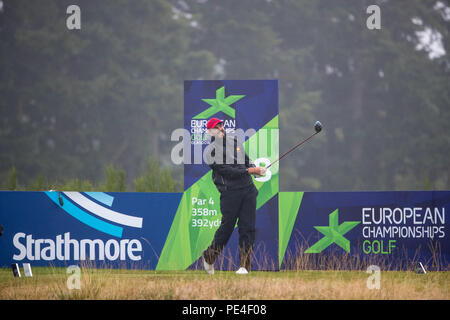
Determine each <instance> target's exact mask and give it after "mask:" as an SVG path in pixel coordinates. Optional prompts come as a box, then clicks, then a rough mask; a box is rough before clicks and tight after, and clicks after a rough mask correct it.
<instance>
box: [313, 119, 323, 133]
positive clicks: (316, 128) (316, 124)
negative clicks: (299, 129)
mask: <svg viewBox="0 0 450 320" xmlns="http://www.w3.org/2000/svg"><path fill="white" fill-rule="evenodd" d="M314 130H316V132H317V133H319V132H320V131H322V124H321V123H320V121H316V123H314Z"/></svg>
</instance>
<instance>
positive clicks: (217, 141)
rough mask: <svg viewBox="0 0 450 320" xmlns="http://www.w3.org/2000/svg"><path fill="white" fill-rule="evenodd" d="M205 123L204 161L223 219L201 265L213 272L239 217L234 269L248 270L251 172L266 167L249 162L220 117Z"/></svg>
mask: <svg viewBox="0 0 450 320" xmlns="http://www.w3.org/2000/svg"><path fill="white" fill-rule="evenodd" d="M206 127H207V129H208V133H209V134H210V135H211V144H210V145H209V146H208V148H210V149H208V152H207V162H208V165H209V166H210V167H211V169H212V171H213V172H212V179H213V181H214V184H215V185H216V187H217V189H218V190H219V192H220V211H221V212H222V221H221V224H220V227H219V228H218V229H217V231H216V233H215V235H214V239H213V241H212V243H211V245H210V246H209V247H208V248H207V249H206V250H205V251H204V252H203V254H202V260H203V266H204V268H205V271H206V272H207V273H209V274H214V261H215V260H216V258H217V257H218V256H219V254H220V252H221V251H222V250H223V248H224V247H225V245H226V244H227V242H228V240H229V239H230V236H231V234H232V233H233V230H234V227H235V225H236V221H238V229H239V260H240V268H239V270H238V271H237V272H236V273H238V274H247V273H248V271H250V270H251V267H252V251H253V244H254V242H255V222H256V196H257V195H258V190H257V189H256V187H255V185H254V184H253V180H252V177H251V174H254V175H257V176H262V175H264V174H265V171H266V170H265V169H264V168H262V167H255V165H254V164H253V163H251V161H250V159H249V158H248V156H247V155H246V154H245V151H244V147H243V146H242V144H240V143H239V142H238V140H237V138H236V137H233V136H231V135H230V136H227V134H226V133H225V129H224V127H223V123H222V121H221V120H220V119H217V118H212V119H210V120H209V121H208V123H207V125H206Z"/></svg>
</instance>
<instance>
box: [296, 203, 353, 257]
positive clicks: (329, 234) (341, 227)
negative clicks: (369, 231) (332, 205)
mask: <svg viewBox="0 0 450 320" xmlns="http://www.w3.org/2000/svg"><path fill="white" fill-rule="evenodd" d="M328 218H329V226H328V227H325V226H315V227H314V228H315V229H316V230H317V231H319V232H320V233H322V234H323V235H325V237H323V238H322V239H320V240H319V241H317V242H316V243H315V244H313V245H312V246H311V247H310V248H309V249H308V250H306V251H305V253H319V252H322V251H323V250H325V249H326V248H328V246H330V245H331V244H332V243H336V244H337V245H338V246H339V247H341V248H342V249H344V250H345V251H347V252H348V253H350V241H349V240H348V239H346V238H344V234H346V233H347V232H349V231H350V230H352V229H353V228H354V227H356V226H357V225H358V224H359V223H360V222H359V221H345V222H343V223H341V224H338V223H339V212H338V209H336V210H334V211H333V212H332V213H330V215H329V216H328Z"/></svg>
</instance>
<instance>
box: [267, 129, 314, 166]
mask: <svg viewBox="0 0 450 320" xmlns="http://www.w3.org/2000/svg"><path fill="white" fill-rule="evenodd" d="M314 130H315V131H316V132H314V133H313V134H312V135H310V136H309V137H308V138H306V139H305V140H303V141H301V142H300V143H298V144H296V145H295V146H293V147H292V148H291V149H289V150H288V151H287V152H285V153H284V154H283V155H282V156H281V157H279V158H278V159H277V160H275V161H274V162H272V163H271V164H269V165H268V166H267V167H266V168H270V166H271V165H273V164H274V163H276V162H278V161H280V160H281V159H283V158H284V157H285V156H287V155H288V154H289V153H291V152H292V151H294V150H295V149H297V148H298V147H300V146H301V145H302V144H304V143H305V142H306V141H308V140H309V139H311V138H312V137H314V136H315V135H316V134H318V133H319V132H320V131H322V124H321V123H320V121H316V122H315V123H314Z"/></svg>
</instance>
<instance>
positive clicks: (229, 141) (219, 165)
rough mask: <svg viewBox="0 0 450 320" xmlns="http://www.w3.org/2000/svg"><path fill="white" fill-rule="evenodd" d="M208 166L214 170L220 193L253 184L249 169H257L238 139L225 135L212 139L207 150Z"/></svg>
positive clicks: (214, 179)
mask: <svg viewBox="0 0 450 320" xmlns="http://www.w3.org/2000/svg"><path fill="white" fill-rule="evenodd" d="M206 152H207V154H206V159H207V163H208V165H209V166H210V167H211V169H212V170H213V172H212V179H213V181H214V184H215V185H216V187H217V189H218V190H219V191H220V192H224V191H229V190H237V189H240V188H245V187H248V186H249V185H250V184H253V180H252V177H251V175H250V174H249V173H248V172H247V168H250V167H255V165H254V164H253V163H252V162H251V161H250V159H249V157H248V156H247V154H246V153H245V150H244V146H243V145H242V144H240V143H239V142H238V139H237V137H235V136H234V137H233V136H227V135H225V136H224V137H223V138H215V137H212V140H211V144H210V145H209V146H208V147H207V149H206Z"/></svg>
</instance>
